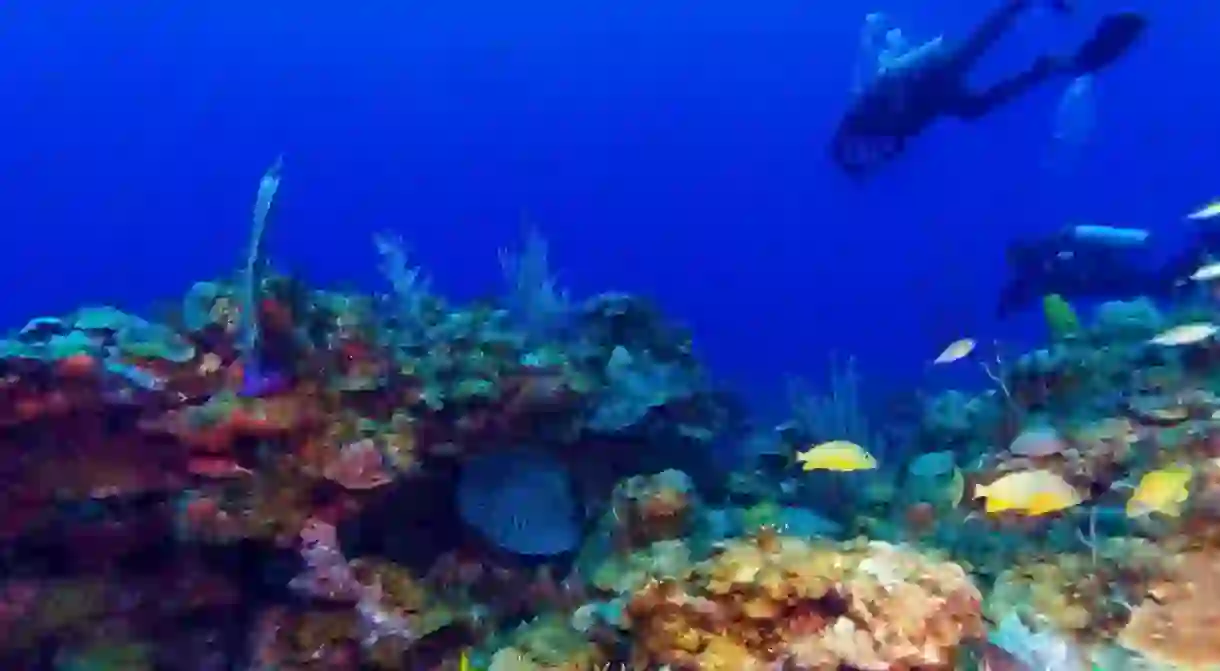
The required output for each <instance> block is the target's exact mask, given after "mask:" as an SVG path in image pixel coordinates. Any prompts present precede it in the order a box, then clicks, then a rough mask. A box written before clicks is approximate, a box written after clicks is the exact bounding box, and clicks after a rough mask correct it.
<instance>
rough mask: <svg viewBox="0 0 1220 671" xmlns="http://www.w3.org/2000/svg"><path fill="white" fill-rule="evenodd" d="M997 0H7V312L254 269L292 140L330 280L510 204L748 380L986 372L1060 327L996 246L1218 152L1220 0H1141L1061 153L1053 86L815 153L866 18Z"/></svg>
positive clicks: (758, 392) (942, 26) (442, 240)
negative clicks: (862, 155) (882, 167)
mask: <svg viewBox="0 0 1220 671" xmlns="http://www.w3.org/2000/svg"><path fill="white" fill-rule="evenodd" d="M1078 4H1079V5H1081V7H1080V11H1079V12H1078V14H1077V15H1076V16H1074V17H1072V18H1070V19H1063V18H1059V17H1056V16H1053V15H1051V14H1049V13H1039V14H1037V15H1035V16H1030V17H1029V18H1028V20H1026V21H1024V22H1023V24H1022V26H1021V27H1020V30H1018V31H1017V32H1016V34H1014V35H1012V36H1011V37H1010V39H1008V40H1006V41H1005V43H1004V44H1003V45H1002V46H1001V48H1000V49H998V50H997V53H996V54H994V58H992V59H990V60H989V61H988V62H987V63H986V64H985V67H984V68H983V72H980V76H981V77H984V78H985V77H986V76H988V75H989V74H997V73H1003V72H1004V71H1006V70H1008V69H1011V68H1016V67H1020V66H1022V65H1024V64H1025V63H1027V62H1028V61H1029V59H1031V58H1032V57H1034V56H1035V55H1037V54H1038V53H1040V52H1042V51H1044V50H1065V49H1068V48H1070V47H1071V45H1072V44H1074V43H1075V42H1076V41H1078V40H1080V39H1082V37H1083V36H1084V35H1085V34H1086V33H1087V31H1088V30H1089V29H1090V27H1091V25H1092V23H1093V22H1094V21H1095V20H1096V19H1097V18H1098V17H1099V16H1100V15H1101V13H1103V12H1105V11H1109V10H1112V9H1113V6H1112V5H1111V4H1110V3H1103V2H1095V1H1094V2H1090V1H1088V0H1081V1H1080V2H1079V3H1078ZM988 7H989V3H988V2H978V3H961V2H950V1H949V0H934V1H925V2H918V3H916V2H911V1H909V0H893V1H892V2H889V4H888V5H887V6H877V5H873V4H863V3H858V2H854V1H851V2H836V3H815V2H809V1H804V0H802V1H799V2H798V1H796V0H775V1H774V2H767V3H740V2H726V1H725V0H709V1H701V2H691V1H689V0H677V1H672V2H663V1H657V0H649V1H644V0H614V1H613V2H610V1H605V0H589V1H585V2H554V1H553V0H547V1H538V0H526V1H524V2H518V3H490V2H471V1H461V0H459V1H455V2H447V3H423V2H416V1H407V2H392V3H391V2H362V3H323V2H316V1H305V2H283V1H282V0H272V1H265V2H254V3H251V2H245V3H237V2H231V1H227V0H216V1H214V2H208V3H99V2H93V3H90V2H81V1H79V0H68V1H67V2H56V3H49V2H34V1H32V0H17V1H15V2H7V3H4V5H3V7H0V91H3V97H2V98H0V100H2V102H0V222H3V224H2V225H3V230H4V233H5V238H6V239H5V247H6V249H7V251H8V254H7V257H6V262H5V263H4V264H0V286H4V287H6V288H7V291H6V292H5V295H4V301H3V304H2V308H0V310H2V313H0V322H2V323H4V324H8V325H12V326H17V325H19V324H21V323H23V322H24V320H25V319H27V318H29V317H31V316H34V315H39V314H58V313H62V312H64V311H66V310H69V309H71V308H72V307H74V306H77V305H80V304H82V303H91V302H108V303H115V304H118V305H120V306H123V307H125V308H129V309H133V310H141V309H143V308H144V307H145V306H147V305H150V304H152V303H155V302H156V301H159V300H174V299H176V298H177V297H178V296H180V295H181V294H182V292H183V291H184V290H185V289H186V288H187V287H188V286H189V284H190V283H191V282H193V281H195V280H199V279H204V278H210V277H214V276H216V275H218V274H221V273H226V272H229V271H230V270H232V269H234V268H236V267H237V266H238V265H239V263H240V257H241V254H242V250H243V247H244V245H245V243H246V236H247V231H248V224H249V212H250V206H251V199H252V194H253V191H254V186H255V185H256V183H257V180H258V178H259V176H260V175H261V174H262V171H263V170H264V169H265V168H266V166H267V165H268V164H269V163H270V161H271V160H272V159H273V158H274V157H275V156H276V155H278V154H280V153H283V154H284V156H285V161H286V163H285V183H284V188H283V190H282V192H281V195H280V199H279V201H278V202H277V207H280V208H281V209H279V211H278V213H277V219H276V222H275V225H274V228H273V230H272V231H271V232H270V233H269V237H268V244H269V246H270V249H271V255H272V257H273V259H274V260H275V262H276V263H277V265H279V266H280V267H283V268H289V269H294V270H299V271H301V272H303V273H304V274H305V275H306V276H307V277H308V278H310V279H311V280H312V281H313V282H314V283H317V284H329V283H347V284H354V285H357V286H361V287H366V288H372V287H377V286H382V285H381V284H379V283H380V282H381V279H380V278H379V276H378V273H377V271H376V265H377V263H376V253H375V250H374V247H373V244H372V242H371V236H372V235H373V234H374V233H376V232H378V231H385V230H390V231H394V232H397V233H399V234H401V235H402V236H403V238H404V239H405V240H406V241H407V242H408V244H409V245H410V247H411V249H412V250H413V251H414V252H415V253H416V254H417V257H418V259H419V260H420V262H421V263H423V264H425V265H426V266H427V268H428V269H429V270H430V272H431V273H432V274H433V276H434V278H435V282H436V286H437V288H438V289H439V290H440V291H441V292H443V293H446V294H448V295H451V296H454V297H456V298H469V297H476V296H480V295H488V294H491V293H494V292H497V291H498V290H499V284H498V282H499V280H500V275H499V267H498V265H497V261H496V251H497V249H498V248H500V247H502V246H511V245H514V244H516V243H517V242H518V240H519V239H520V233H521V222H522V221H523V218H524V219H526V220H528V221H531V222H533V223H535V224H537V225H538V226H539V227H540V229H541V230H542V231H543V233H544V234H545V235H546V236H547V238H548V239H549V240H550V243H551V254H552V262H553V263H554V265H555V267H556V268H557V270H558V271H559V272H560V277H561V279H562V281H563V282H565V283H566V284H567V286H568V287H569V288H570V289H571V291H572V292H573V294H574V295H576V296H578V297H579V296H584V295H589V294H593V293H596V292H599V291H603V290H607V289H618V290H625V291H631V292H637V293H641V294H645V295H648V296H651V297H652V298H654V299H655V300H656V301H657V302H658V303H659V304H660V305H661V306H662V307H663V308H664V309H665V310H666V311H667V312H668V313H670V314H672V315H673V316H674V317H676V318H677V319H680V320H682V321H684V322H686V323H687V324H689V325H690V327H691V328H692V330H693V332H694V334H695V342H696V345H697V347H698V349H699V350H700V352H701V353H702V356H703V357H704V359H705V360H706V361H707V362H708V363H709V365H710V366H711V368H712V370H713V371H714V372H715V373H716V374H717V375H719V376H720V377H722V378H723V379H726V380H728V381H730V382H732V383H733V384H735V385H737V386H738V387H739V388H740V389H742V390H744V391H745V392H746V393H747V395H748V396H750V397H751V398H753V399H756V402H757V403H759V404H763V405H765V404H766V403H767V402H768V399H774V398H778V397H779V396H780V395H781V394H782V389H783V386H782V377H783V375H784V374H786V373H798V374H802V375H806V376H809V377H811V378H815V379H816V378H818V377H819V376H820V375H821V374H822V372H823V370H824V368H825V365H826V362H827V357H828V353H829V352H831V351H835V352H840V353H845V354H852V355H854V356H856V357H857V359H858V361H859V365H860V367H861V369H862V370H863V372H864V374H865V376H866V380H867V381H868V384H871V385H873V386H874V387H875V388H881V387H889V386H893V387H903V386H906V385H910V384H930V385H944V384H949V383H954V384H957V383H968V382H969V381H970V380H971V379H972V376H975V375H977V374H978V373H977V372H976V371H974V370H973V369H971V370H968V371H967V370H965V369H963V372H961V373H960V374H961V375H962V376H963V378H962V379H960V380H959V379H953V380H946V379H939V378H928V377H927V374H928V371H927V368H926V362H927V361H928V359H929V358H930V357H932V356H934V355H935V354H936V352H938V351H939V349H940V348H941V347H943V345H944V343H946V342H948V341H950V340H952V339H955V338H958V337H961V336H963V335H969V336H973V337H976V338H980V339H984V340H990V339H992V338H999V339H1002V340H1004V341H1006V342H1008V341H1011V342H1014V343H1021V342H1023V339H1024V338H1028V337H1031V336H1032V335H1033V334H1035V333H1038V329H1039V328H1040V323H1039V320H1038V318H1037V315H1031V316H1025V317H1022V318H1020V319H1017V320H1015V321H1014V322H1013V323H1008V324H997V323H996V322H995V320H994V319H993V318H992V313H993V304H994V300H995V295H996V292H997V291H998V289H999V286H1000V284H1001V282H1002V281H1003V273H1004V266H1003V246H1004V244H1005V243H1006V242H1007V241H1008V240H1009V239H1011V238H1013V237H1014V236H1019V235H1023V234H1033V233H1036V232H1039V231H1050V230H1054V229H1055V228H1057V227H1059V226H1061V225H1063V224H1064V223H1065V222H1066V221H1068V220H1077V219H1083V220H1090V221H1097V222H1104V223H1112V224H1115V225H1132V226H1141V227H1148V228H1151V229H1153V230H1156V231H1163V232H1165V233H1166V236H1167V237H1170V236H1173V235H1175V234H1176V230H1177V229H1179V228H1180V227H1182V226H1184V222H1182V220H1181V217H1182V215H1183V214H1184V213H1186V212H1187V211H1189V210H1190V209H1191V208H1193V207H1194V206H1196V205H1199V204H1201V203H1202V202H1204V201H1206V200H1208V199H1210V198H1212V197H1213V196H1215V195H1216V194H1217V192H1218V187H1217V185H1216V183H1215V181H1214V179H1215V175H1216V174H1218V173H1220V152H1217V151H1215V149H1216V148H1217V147H1218V146H1220V130H1218V127H1217V124H1216V122H1215V120H1216V119H1217V118H1220V94H1217V92H1216V90H1215V88H1214V87H1212V86H1210V82H1209V80H1208V79H1207V77H1208V74H1209V73H1211V72H1213V71H1214V70H1215V68H1216V66H1217V65H1218V64H1220V51H1217V49H1216V47H1215V45H1214V40H1213V39H1210V38H1211V37H1213V35H1214V26H1215V25H1216V24H1217V22H1218V21H1220V6H1215V5H1213V4H1211V3H1203V2H1195V3H1153V2H1150V1H1143V0H1141V1H1140V2H1136V3H1132V4H1131V8H1134V9H1137V10H1139V11H1142V12H1144V13H1145V14H1146V15H1147V16H1148V17H1149V19H1150V20H1151V29H1150V32H1149V35H1148V37H1147V40H1146V41H1145V43H1144V44H1142V45H1141V46H1140V47H1139V49H1138V51H1137V52H1136V53H1134V54H1132V56H1131V58H1129V59H1128V60H1127V61H1125V62H1123V63H1121V64H1120V65H1119V66H1118V67H1116V68H1114V69H1113V70H1112V71H1108V72H1106V73H1104V74H1103V76H1101V77H1100V78H1099V80H1098V82H1097V85H1096V94H1097V98H1098V124H1097V129H1096V137H1095V138H1094V142H1092V144H1091V145H1090V146H1089V147H1088V152H1087V154H1086V155H1084V156H1083V157H1082V158H1081V160H1080V161H1079V162H1078V163H1077V164H1076V165H1074V166H1073V169H1072V171H1070V172H1069V173H1067V174H1059V173H1052V172H1051V171H1048V170H1046V168H1045V156H1046V151H1047V145H1048V142H1049V140H1050V137H1051V134H1052V133H1051V127H1050V126H1051V121H1052V118H1053V115H1054V111H1055V107H1056V104H1057V99H1058V96H1059V95H1060V94H1061V93H1062V91H1063V88H1064V87H1065V86H1066V84H1067V83H1066V82H1063V83H1062V84H1055V85H1050V86H1047V87H1045V88H1044V89H1042V90H1040V91H1038V92H1036V93H1035V94H1034V95H1031V96H1029V97H1027V98H1025V99H1022V100H1020V101H1019V102H1017V103H1016V104H1014V105H1012V106H1011V107H1010V108H1008V109H1005V110H1003V111H1002V112H1000V113H998V114H996V115H994V116H993V117H991V118H988V119H986V120H983V121H981V122H979V123H977V124H974V125H972V126H969V127H965V126H963V125H962V124H958V123H954V122H945V123H943V124H941V125H939V126H937V127H936V128H934V129H933V131H932V132H930V133H928V134H926V135H925V136H924V137H922V138H920V139H919V140H918V141H917V142H916V143H915V144H914V146H913V147H912V150H911V151H910V153H909V155H908V156H906V157H905V158H904V160H902V161H901V162H900V163H898V164H895V165H894V166H892V167H891V168H890V169H887V170H886V171H885V172H884V173H882V174H880V175H878V176H877V177H876V178H875V179H872V180H870V181H868V182H866V183H856V182H853V181H851V180H848V179H847V178H845V177H844V176H842V175H841V174H839V173H838V172H837V171H836V170H835V168H834V167H833V165H831V164H830V162H829V161H828V160H827V156H826V150H825V147H826V142H827V138H828V136H829V134H830V132H831V131H832V130H833V127H834V124H835V122H836V119H837V115H839V114H840V113H841V112H842V110H843V109H844V107H845V105H846V104H847V102H848V87H849V85H850V76H851V71H852V67H853V64H854V62H855V59H856V57H857V54H856V41H857V38H858V33H859V29H860V25H861V21H862V17H863V16H864V14H865V13H866V12H869V11H876V10H882V11H885V12H886V13H888V14H889V15H891V16H892V17H894V18H895V20H896V21H898V22H899V23H900V24H901V25H903V26H904V29H906V30H907V31H908V32H909V33H910V34H912V35H913V36H916V37H919V36H931V35H934V34H937V33H940V32H942V31H943V32H946V33H947V34H948V35H949V36H952V35H953V34H954V33H955V32H957V31H962V30H965V29H966V28H968V27H969V25H970V23H971V22H972V21H973V20H975V19H977V18H978V17H979V15H980V14H981V13H982V12H985V11H986V10H987V9H988ZM1013 349H1014V350H1018V349H1021V345H1019V344H1017V345H1014V346H1013Z"/></svg>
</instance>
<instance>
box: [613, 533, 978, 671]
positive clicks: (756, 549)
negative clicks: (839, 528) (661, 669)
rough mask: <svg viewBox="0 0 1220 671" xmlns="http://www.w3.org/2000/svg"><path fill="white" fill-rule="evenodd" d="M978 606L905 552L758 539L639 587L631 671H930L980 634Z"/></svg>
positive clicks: (959, 576) (942, 565)
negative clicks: (786, 669)
mask: <svg viewBox="0 0 1220 671" xmlns="http://www.w3.org/2000/svg"><path fill="white" fill-rule="evenodd" d="M980 601H981V595H980V593H979V591H978V589H977V588H976V587H975V586H974V584H973V583H972V582H971V580H970V578H969V576H968V575H967V574H966V572H965V571H964V570H963V569H962V568H961V567H960V566H958V565H956V564H953V563H949V562H942V561H938V560H936V559H933V558H930V557H928V556H925V555H922V554H920V553H918V552H916V551H914V550H911V549H908V548H902V547H897V546H893V545H888V544H885V543H867V544H865V543H854V544H847V545H835V544H829V543H816V542H811V541H807V540H803V539H798V538H780V537H777V536H775V535H774V534H766V533H764V534H762V535H760V536H758V537H756V538H754V539H750V540H738V541H734V542H730V543H728V544H726V545H725V546H724V547H723V548H721V549H720V551H719V552H718V553H717V554H716V555H715V556H713V557H712V558H711V559H709V560H707V561H705V562H703V563H701V564H699V565H698V566H697V567H696V570H695V571H694V572H693V573H691V574H690V575H689V576H688V577H686V578H685V579H679V580H670V581H664V582H654V583H651V584H649V585H648V586H646V587H645V588H643V589H641V590H640V591H638V592H637V593H636V594H635V595H634V597H633V598H632V600H631V602H630V604H629V605H628V609H627V615H628V619H629V626H630V628H631V632H632V635H633V639H634V644H635V647H634V659H633V662H634V666H635V667H636V668H655V667H656V666H659V665H665V664H668V665H671V666H673V667H675V668H677V669H700V670H701V671H715V670H719V669H725V670H726V671H728V670H732V671H749V670H750V669H766V668H774V666H773V665H774V664H776V663H779V662H788V663H789V664H790V665H791V668H801V669H826V668H835V667H837V666H839V665H846V666H851V667H854V668H857V669H861V670H863V671H887V670H894V671H900V670H907V669H914V668H919V669H923V670H929V671H930V670H932V669H950V668H952V667H953V662H954V658H955V654H956V650H957V647H958V645H959V644H960V643H961V642H962V641H963V640H966V639H970V638H975V637H978V636H981V635H982V633H983V620H982V614H981V610H980V608H981V606H980Z"/></svg>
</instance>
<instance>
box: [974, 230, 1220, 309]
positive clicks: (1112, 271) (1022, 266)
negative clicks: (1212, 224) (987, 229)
mask: <svg viewBox="0 0 1220 671" xmlns="http://www.w3.org/2000/svg"><path fill="white" fill-rule="evenodd" d="M1216 253H1220V232H1213V231H1211V230H1210V229H1204V228H1200V230H1198V231H1196V232H1195V237H1194V238H1193V239H1192V240H1191V241H1190V243H1189V244H1188V245H1186V247H1185V248H1183V249H1182V250H1181V251H1179V252H1177V253H1175V254H1173V255H1172V256H1170V257H1169V258H1167V259H1165V258H1162V259H1158V258H1156V254H1155V253H1154V252H1153V250H1152V249H1151V248H1150V247H1135V248H1116V247H1107V246H1104V245H1095V244H1089V243H1085V242H1080V241H1079V240H1074V239H1073V238H1072V237H1071V236H1070V235H1069V234H1067V232H1066V231H1065V232H1064V233H1060V234H1056V235H1053V236H1049V237H1046V238H1042V239H1039V240H1023V241H1019V242H1016V243H1013V244H1012V245H1010V246H1009V248H1008V266H1009V273H1010V277H1009V279H1008V281H1007V283H1006V284H1005V285H1004V288H1003V289H1002V290H1001V292H1000V297H999V301H998V302H997V304H996V316H997V317H999V318H1001V319H1003V318H1006V317H1008V316H1010V315H1011V314H1013V313H1015V312H1019V311H1021V310H1023V309H1026V308H1028V307H1031V306H1032V305H1034V304H1035V303H1037V302H1038V301H1040V300H1042V298H1043V297H1044V296H1048V295H1050V294H1059V295H1060V296H1063V297H1064V298H1067V299H1069V300H1071V299H1085V300H1130V299H1133V298H1136V297H1139V296H1147V297H1148V298H1154V299H1167V298H1172V297H1173V296H1175V295H1177V294H1178V293H1179V292H1180V291H1182V290H1183V289H1184V288H1187V287H1189V286H1190V285H1191V282H1190V281H1189V278H1190V276H1191V275H1192V274H1193V273H1194V271H1196V270H1197V269H1198V268H1199V266H1201V265H1203V264H1204V263H1206V262H1207V259H1208V258H1209V256H1210V255H1212V254H1216Z"/></svg>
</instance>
